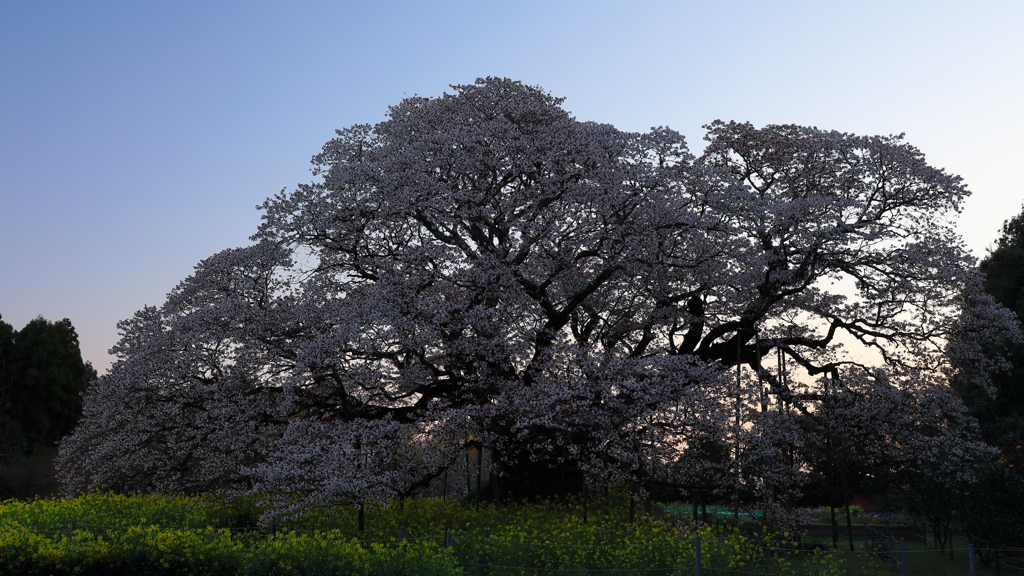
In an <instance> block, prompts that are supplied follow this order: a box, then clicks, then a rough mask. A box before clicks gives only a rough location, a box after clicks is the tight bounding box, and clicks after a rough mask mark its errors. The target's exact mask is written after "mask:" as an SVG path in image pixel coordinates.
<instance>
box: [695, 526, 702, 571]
mask: <svg viewBox="0 0 1024 576" xmlns="http://www.w3.org/2000/svg"><path fill="white" fill-rule="evenodd" d="M693 569H694V574H695V575H696V576H703V575H704V571H703V568H702V567H701V562H700V534H695V535H694V536H693Z"/></svg>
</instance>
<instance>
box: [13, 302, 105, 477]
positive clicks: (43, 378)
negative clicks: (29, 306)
mask: <svg viewBox="0 0 1024 576" xmlns="http://www.w3.org/2000/svg"><path fill="white" fill-rule="evenodd" d="M96 378H97V374H96V370H95V369H93V367H92V365H91V364H89V363H88V362H85V361H83V360H82V353H81V350H80V349H79V343H78V333H77V332H76V331H75V327H74V326H73V325H72V324H71V321H70V320H69V319H67V318H65V319H63V320H60V321H57V322H51V321H49V320H46V319H45V318H43V317H42V316H40V317H38V318H35V319H34V320H31V321H30V322H29V323H28V324H26V325H25V327H24V328H22V329H21V330H19V331H15V330H14V329H13V327H12V326H11V325H10V324H6V323H4V322H0V386H2V396H3V400H2V402H3V406H2V408H3V410H2V414H0V417H2V419H3V421H4V422H3V425H2V426H0V433H3V434H4V436H5V437H4V439H3V440H4V441H5V445H4V448H5V450H4V451H5V453H6V454H5V455H6V456H8V457H10V456H17V455H20V454H31V453H35V452H39V451H44V450H47V449H52V448H55V447H56V445H57V442H58V441H59V440H60V439H61V438H62V437H63V436H64V435H66V434H68V433H69V432H71V430H72V429H73V428H74V427H75V424H77V422H78V419H79V418H80V417H81V415H82V396H81V393H82V392H83V391H84V390H85V388H86V387H87V386H88V385H89V383H90V382H91V381H93V380H95V379H96Z"/></svg>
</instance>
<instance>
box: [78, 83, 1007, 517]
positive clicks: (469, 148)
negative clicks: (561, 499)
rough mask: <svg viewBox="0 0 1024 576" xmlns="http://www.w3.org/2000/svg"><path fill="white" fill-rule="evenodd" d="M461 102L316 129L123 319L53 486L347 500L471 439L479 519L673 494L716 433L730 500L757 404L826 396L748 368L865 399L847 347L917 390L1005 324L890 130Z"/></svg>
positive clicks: (747, 458)
mask: <svg viewBox="0 0 1024 576" xmlns="http://www.w3.org/2000/svg"><path fill="white" fill-rule="evenodd" d="M454 90H455V93H454V94H446V95H444V96H442V97H439V98H420V97H413V98H407V99H405V100H403V101H402V102H401V103H399V104H398V105H396V106H394V107H392V108H391V109H390V112H389V118H388V119H387V120H386V121H384V122H381V123H380V124H377V125H376V126H368V125H356V126H353V127H351V128H348V129H345V130H340V131H338V137H337V138H335V139H334V140H331V141H330V142H328V143H327V144H326V145H325V146H324V149H323V151H322V153H320V154H319V155H317V156H315V157H314V159H313V164H314V174H315V175H316V176H317V177H318V180H317V181H316V182H314V183H311V184H307V185H300V186H299V187H298V188H296V189H295V190H294V191H293V192H290V193H284V192H282V193H281V194H279V195H277V196H275V197H273V198H270V199H269V200H267V201H266V202H265V203H264V204H263V205H262V209H263V210H264V222H263V224H262V226H261V227H260V229H259V230H258V232H257V233H256V234H255V236H254V237H253V240H254V241H255V244H253V245H252V246H249V247H246V248H240V249H234V250H226V251H224V252H221V253H219V254H216V255H214V256H212V257H210V258H209V259H207V260H204V261H203V262H201V263H200V264H199V265H198V266H197V267H196V271H195V274H194V275H192V276H191V277H189V278H188V279H186V280H185V281H183V282H182V283H181V284H180V285H179V286H178V287H177V288H175V289H174V291H172V292H171V294H170V295H169V296H168V299H167V302H166V303H164V304H163V305H162V306H160V307H158V308H145V309H143V310H141V311H139V312H138V313H137V314H136V315H135V316H134V317H133V318H131V319H129V320H126V321H124V322H123V323H121V324H120V329H121V333H122V339H121V341H120V343H119V344H118V345H117V346H116V347H115V349H114V352H115V353H116V354H117V355H118V358H119V359H118V361H117V362H116V364H115V365H114V366H113V368H112V369H111V372H110V374H108V375H107V376H106V377H104V378H103V379H101V381H100V383H99V384H98V385H97V386H94V387H93V389H92V391H91V392H90V393H89V395H88V397H87V401H86V406H85V413H86V418H85V421H84V423H83V424H82V425H81V426H80V427H79V429H78V430H77V431H76V432H75V434H74V435H73V436H72V437H70V438H69V439H68V440H66V441H65V442H64V444H63V447H62V455H61V459H60V463H59V464H60V471H61V475H62V478H63V480H64V483H65V486H66V488H67V489H68V490H70V491H76V490H81V489H82V488H84V487H86V486H90V485H92V486H109V487H118V488H131V489H138V488H144V487H154V488H158V489H162V490H200V489H210V488H221V487H223V488H228V487H230V488H240V489H253V490H257V491H261V492H266V493H274V494H282V493H284V494H294V495H301V496H302V499H304V502H305V504H309V503H317V502H320V503H326V502H332V501H336V500H338V499H349V500H352V501H354V502H356V503H360V504H362V503H369V502H372V501H379V500H386V499H389V498H391V497H393V496H395V495H398V494H405V493H410V492H412V491H415V490H417V489H419V488H422V487H424V486H425V485H426V484H427V483H428V482H429V481H430V480H431V479H432V478H434V477H436V476H437V475H439V474H441V473H442V471H443V470H444V469H445V467H446V466H447V465H448V464H449V463H450V462H451V461H452V459H453V458H455V457H457V456H458V455H460V454H462V451H463V450H464V449H465V447H466V446H467V445H479V446H483V447H486V449H487V450H489V451H490V453H491V454H492V456H493V459H492V462H493V470H492V472H493V481H492V484H491V488H492V490H493V494H494V495H496V496H499V497H509V496H511V497H523V496H535V495H545V494H551V493H567V492H573V491H576V490H578V489H580V488H581V487H582V486H584V485H585V484H587V483H590V484H594V483H604V484H609V485H620V486H632V487H634V489H635V490H636V491H637V492H638V493H640V492H642V491H643V487H644V486H650V485H651V483H663V484H675V485H686V484H687V482H693V481H695V480H694V478H695V477H696V476H699V475H700V474H703V472H701V471H700V470H698V468H699V466H698V465H697V464H694V463H696V462H698V461H700V459H701V455H700V454H699V453H693V451H696V450H699V449H700V447H701V446H706V445H707V444H706V441H708V440H709V439H714V440H715V441H716V442H717V444H718V445H720V446H724V447H726V448H727V450H728V456H727V459H726V461H725V463H724V464H722V465H721V466H719V468H718V469H717V471H714V470H711V468H713V466H712V467H711V468H708V470H705V471H704V472H709V471H710V472H714V473H715V474H722V475H725V476H727V477H729V478H732V480H730V481H729V482H734V483H749V482H753V480H752V479H753V478H755V476H757V474H759V473H760V472H757V473H755V472H753V471H748V472H746V473H744V472H743V471H742V466H743V465H744V462H747V463H749V464H748V465H749V466H755V463H756V462H764V461H766V459H768V458H770V457H771V455H772V454H775V452H773V451H777V450H779V446H781V445H782V444H783V443H784V442H785V441H786V438H784V437H782V436H779V437H773V436H772V435H774V434H782V432H780V430H788V429H789V428H787V427H786V426H782V427H778V426H776V425H775V424H770V425H769V423H772V422H774V420H772V419H771V418H768V417H763V418H762V417H757V418H755V417H754V416H752V415H753V414H760V413H761V412H759V411H758V410H757V409H756V408H754V409H750V407H751V406H757V405H758V404H759V403H761V402H762V401H764V403H765V405H766V406H773V407H774V406H778V405H784V406H785V407H786V410H785V411H782V410H776V413H777V414H784V415H785V416H784V417H785V418H789V416H788V414H791V413H795V412H798V411H800V410H803V411H807V410H809V409H811V406H812V405H813V403H814V402H817V401H818V399H819V396H818V395H817V393H816V392H815V391H813V390H806V391H800V390H797V389H796V388H795V387H794V386H792V385H791V382H792V380H787V379H783V378H780V377H779V370H774V371H773V370H772V369H771V367H770V366H767V365H766V364H765V362H764V359H765V358H773V357H775V356H779V355H781V357H784V358H785V360H786V362H788V366H790V370H791V371H792V370H799V371H801V372H803V373H804V374H806V375H809V376H811V377H814V376H817V375H821V374H828V373H832V372H835V371H838V370H843V371H849V372H851V373H856V374H859V375H862V376H863V377H865V378H870V377H871V375H872V374H873V372H872V369H871V367H870V366H867V365H865V364H864V363H861V362H858V361H856V360H855V358H852V357H850V356H847V355H845V354H844V351H843V348H842V346H841V345H840V342H841V341H843V340H844V339H845V340H846V341H857V342H859V343H860V345H861V346H863V347H866V348H867V349H870V350H872V351H873V353H875V354H877V355H878V356H879V358H880V362H882V363H883V364H885V365H887V366H889V367H890V369H891V370H893V371H904V372H909V371H934V370H941V369H944V368H947V367H949V366H950V361H951V356H950V354H949V353H947V350H946V349H945V348H944V343H945V341H946V340H947V339H948V338H950V336H951V334H952V333H953V332H954V331H956V330H963V329H964V326H967V325H970V326H973V327H974V329H977V330H978V332H977V334H976V338H975V339H976V340H979V341H980V340H983V339H984V338H987V337H989V335H990V333H996V332H998V331H999V330H1000V329H1003V328H1007V329H1009V328H1010V327H1011V321H1010V320H1009V319H1008V317H1005V315H1004V312H1003V311H1001V310H1000V309H998V308H997V307H996V306H995V305H994V304H993V303H992V302H991V300H986V299H984V297H982V296H978V292H979V290H978V280H977V278H976V277H975V275H974V274H973V273H972V260H971V258H970V257H969V256H968V255H967V253H966V252H965V250H964V249H963V247H962V243H961V242H960V240H959V238H958V237H957V236H956V234H955V233H954V232H953V229H952V225H951V222H950V220H949V215H950V214H951V213H955V212H956V211H957V210H959V207H960V203H961V202H962V200H963V199H964V198H965V197H966V195H967V191H966V189H965V188H964V186H963V185H962V184H961V182H960V179H959V178H957V177H955V176H951V175H948V174H946V173H944V172H943V171H942V170H939V169H936V168H933V167H931V166H929V165H928V164H927V163H926V162H925V161H924V157H923V156H922V154H921V153H920V152H919V151H917V150H916V149H915V148H913V147H912V146H909V145H908V144H905V143H904V142H902V140H901V138H900V137H860V136H853V135H850V134H842V133H838V132H827V131H822V130H818V129H815V128H805V127H799V126H767V127H765V128H762V129H756V128H754V127H753V126H751V125H749V124H737V123H724V122H714V123H712V124H711V125H710V126H708V127H707V128H708V133H707V140H708V145H707V149H706V151H705V153H704V154H703V156H701V157H699V158H698V157H695V156H693V155H692V154H690V153H689V152H688V151H687V148H686V144H685V142H684V141H683V138H682V137H681V136H680V135H679V134H677V133H676V132H673V131H672V130H669V129H667V128H655V129H652V130H651V131H650V132H647V133H643V134H635V133H627V132H622V131H620V130H617V129H615V128H614V127H612V126H610V125H607V124H596V123H592V122H580V121H577V120H575V119H574V118H573V117H571V116H570V115H569V114H568V113H567V112H566V111H564V110H563V109H562V108H561V102H562V101H561V100H560V99H558V98H554V97H552V96H550V95H549V94H547V93H545V92H544V91H542V90H541V89H539V88H532V87H527V86H524V85H522V84H520V83H518V82H513V81H510V80H504V79H495V78H488V79H485V80H479V81H477V82H476V83H475V84H472V85H465V86H455V87H454ZM965 302H967V303H969V305H968V304H965ZM983 314H987V315H988V316H987V318H988V319H989V320H992V319H995V322H988V323H987V324H983V323H977V322H976V323H974V324H970V319H972V318H977V317H979V316H981V315H983ZM949 352H950V353H955V354H956V355H958V358H961V357H963V358H966V357H970V356H971V354H974V353H975V350H974V349H973V348H970V347H960V348H958V349H956V350H952V351H949ZM737 365H743V366H746V370H747V374H748V376H747V379H748V380H747V381H748V382H749V381H751V380H750V376H749V375H750V374H754V375H757V376H758V377H759V380H758V381H759V382H760V385H759V386H757V389H756V391H754V392H751V391H750V388H749V386H748V387H747V388H746V389H747V390H748V391H747V392H742V391H741V389H743V387H742V386H740V385H738V384H737V383H736V380H735V379H734V375H733V372H732V371H731V370H733V369H735V367H736V366H737ZM730 367H732V368H730ZM751 394H753V396H752V395H751ZM744 406H746V407H744ZM773 410H775V408H773ZM765 414H767V412H765ZM776 420H777V418H776ZM755 421H756V422H762V421H763V422H764V423H766V424H765V425H764V426H755V427H754V428H753V429H752V428H751V425H752V424H749V423H753V422H755ZM756 438H760V440H756ZM755 440H756V441H755ZM687 462H690V464H687ZM716 465H717V464H716ZM751 470H752V469H751ZM763 470H767V468H763ZM710 472H709V473H710ZM767 473H768V472H764V474H767ZM779 473H780V472H779V471H778V470H775V471H774V472H772V474H776V475H777V474H779ZM798 473H799V470H798V469H797V467H795V466H791V467H790V468H789V472H787V474H790V475H792V474H798ZM705 476H706V475H705ZM773 482H775V483H776V484H778V483H782V479H776V480H774V481H773ZM730 489H731V488H726V489H725V490H726V491H728V490H730ZM291 501H292V502H296V500H291ZM305 504H301V503H300V505H305Z"/></svg>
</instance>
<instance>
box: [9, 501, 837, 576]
mask: <svg viewBox="0 0 1024 576" xmlns="http://www.w3.org/2000/svg"><path fill="white" fill-rule="evenodd" d="M260 514H261V509H260V508H259V507H258V506H257V504H256V502H255V501H253V500H250V499H245V498H241V499H235V500H231V501H226V500H224V499H222V498H220V497H217V496H215V495H211V494H204V495H198V496H167V497H164V496H158V495H116V494H102V493H96V494H88V495H84V496H80V497H77V498H69V499H37V500H32V501H14V500H10V501H6V502H3V503H0V574H40V575H42V574H48V575H64V574H68V575H72V574H80V575H85V576H88V575H92V574H104V575H119V574H124V575H129V574H152V575H163V574H167V575H170V574H182V575H187V574H194V575H204V576H215V575H222V574H223V575H232V576H234V575H240V574H246V575H249V574H253V575H265V576H277V575H289V576H291V575H295V576H299V575H320V574H323V575H327V574H338V575H342V574H344V575H359V576H406V575H407V576H525V575H527V574H529V575H531V576H541V575H549V574H558V575H563V576H569V575H572V576H580V575H581V574H585V573H587V572H592V573H601V574H602V575H603V576H607V575H606V574H605V573H609V574H612V575H613V576H687V575H689V574H692V573H693V572H694V559H695V545H694V544H695V537H699V538H700V541H701V556H702V565H703V567H704V574H716V573H726V572H735V571H738V572H745V571H754V572H760V573H768V574H778V575H794V574H800V575H804V574H829V575H832V574H839V573H841V571H839V570H838V569H837V564H836V562H834V561H833V560H834V559H832V558H831V556H828V555H825V556H821V557H818V556H815V557H814V558H809V557H808V558H799V559H796V558H794V555H793V554H791V553H787V552H785V551H784V550H780V544H781V545H782V546H781V548H782V549H785V548H786V545H785V542H784V540H785V535H776V534H770V533H767V532H764V531H762V532H751V531H750V530H746V531H741V530H739V529H737V528H735V527H731V526H728V525H725V524H722V525H718V526H704V525H691V524H689V523H688V522H686V521H680V520H678V519H675V518H672V517H670V516H668V515H663V516H658V515H656V514H654V515H643V514H639V515H638V516H637V521H636V522H633V523H630V522H628V501H627V500H626V499H625V498H624V497H612V498H606V499H596V500H589V501H583V500H573V501H564V502H542V503H537V504H520V505H514V506H513V505H509V506H488V505H484V506H481V507H479V509H477V508H476V507H474V506H471V505H467V504H463V503H459V502H444V501H441V500H439V499H425V500H406V501H404V502H396V503H395V504H394V506H392V507H391V509H387V510H368V511H365V513H364V523H365V530H364V531H363V532H361V533H359V532H356V531H355V527H356V522H357V512H356V511H355V509H354V508H353V507H352V506H339V507H338V508H336V509H331V510H319V511H313V512H311V513H309V514H306V515H304V516H302V517H300V518H295V519H288V520H285V519H278V520H275V521H274V523H273V525H272V527H271V525H270V524H269V519H268V518H264V519H263V520H264V524H263V526H262V527H258V526H256V525H255V519H257V518H259V517H260ZM250 520H251V521H252V522H253V523H252V524H246V522H247V521H250ZM72 522H73V524H72ZM446 534H447V535H448V537H447V538H446ZM449 544H450V545H449ZM446 545H448V546H446Z"/></svg>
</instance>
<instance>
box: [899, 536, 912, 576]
mask: <svg viewBox="0 0 1024 576" xmlns="http://www.w3.org/2000/svg"><path fill="white" fill-rule="evenodd" d="M900 556H901V557H902V558H901V560H902V562H903V576H910V565H909V564H907V543H906V541H905V539H903V538H900Z"/></svg>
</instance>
